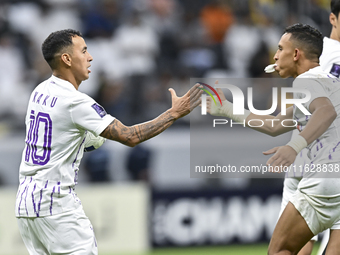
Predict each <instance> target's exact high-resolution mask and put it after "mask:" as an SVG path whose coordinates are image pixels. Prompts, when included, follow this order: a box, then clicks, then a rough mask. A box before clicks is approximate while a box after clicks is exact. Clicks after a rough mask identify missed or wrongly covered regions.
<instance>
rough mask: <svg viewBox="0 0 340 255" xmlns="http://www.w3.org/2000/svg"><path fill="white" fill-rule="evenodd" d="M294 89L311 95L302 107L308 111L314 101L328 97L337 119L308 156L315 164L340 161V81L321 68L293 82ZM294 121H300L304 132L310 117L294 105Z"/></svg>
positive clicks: (309, 147)
mask: <svg viewBox="0 0 340 255" xmlns="http://www.w3.org/2000/svg"><path fill="white" fill-rule="evenodd" d="M293 88H298V89H305V90H308V91H309V92H310V93H311V98H310V100H309V101H308V102H306V103H303V104H302V105H303V106H304V107H305V108H306V109H307V110H308V111H310V110H309V106H310V104H311V103H312V102H313V100H314V99H316V98H320V97H327V98H329V99H330V101H331V102H332V104H333V105H334V107H335V110H336V112H337V113H338V116H337V118H336V119H335V120H334V121H333V123H332V124H331V125H330V127H329V128H328V129H327V130H326V131H325V133H323V134H322V135H321V136H320V137H319V138H318V139H316V140H315V141H314V142H312V143H311V144H310V145H309V146H308V149H309V152H308V156H309V158H310V160H311V163H313V164H325V163H333V162H339V161H340V148H339V144H340V133H339V132H338V130H339V128H340V80H339V79H338V78H336V77H333V76H332V75H330V74H328V73H326V72H324V71H323V70H322V68H321V67H320V66H318V67H315V68H313V69H310V70H309V71H307V72H305V73H303V74H301V75H299V76H298V77H297V78H296V79H295V80H294V82H293ZM304 97H305V94H304V93H294V98H304ZM294 119H296V120H297V121H298V129H299V130H300V131H302V130H303V129H304V128H305V126H306V125H307V123H308V121H309V119H310V115H305V114H304V113H303V112H302V111H301V110H300V109H299V108H298V107H295V105H294Z"/></svg>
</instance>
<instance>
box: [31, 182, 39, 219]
mask: <svg viewBox="0 0 340 255" xmlns="http://www.w3.org/2000/svg"><path fill="white" fill-rule="evenodd" d="M36 186H37V184H36V183H35V184H34V187H33V191H32V204H33V209H34V213H35V214H36V215H37V216H38V213H37V209H36V206H35V202H34V191H35V188H36Z"/></svg>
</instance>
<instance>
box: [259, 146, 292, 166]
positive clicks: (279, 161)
mask: <svg viewBox="0 0 340 255" xmlns="http://www.w3.org/2000/svg"><path fill="white" fill-rule="evenodd" d="M263 154H264V155H270V154H274V155H273V156H271V157H270V158H269V159H268V161H267V163H266V164H267V165H270V166H271V167H272V169H274V168H275V167H277V168H278V167H281V166H282V167H281V169H282V168H283V167H289V166H290V165H291V164H293V163H294V161H295V158H296V155H297V153H296V151H295V150H294V149H293V148H292V147H290V146H288V145H284V146H279V147H275V148H272V149H270V150H268V151H265V152H263Z"/></svg>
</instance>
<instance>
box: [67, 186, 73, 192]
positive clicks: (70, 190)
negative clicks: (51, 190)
mask: <svg viewBox="0 0 340 255" xmlns="http://www.w3.org/2000/svg"><path fill="white" fill-rule="evenodd" d="M68 188H69V192H68V194H71V192H72V189H71V187H70V186H68Z"/></svg>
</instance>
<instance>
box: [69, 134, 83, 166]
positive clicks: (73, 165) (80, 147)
mask: <svg viewBox="0 0 340 255" xmlns="http://www.w3.org/2000/svg"><path fill="white" fill-rule="evenodd" d="M85 138H86V137H84V139H83V141H82V142H81V144H80V146H79V148H78V151H77V154H76V158H75V159H74V161H73V163H72V168H73V167H74V164H75V163H76V161H77V158H78V154H79V152H80V148H81V146H82V145H83V143H84V142H85Z"/></svg>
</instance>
